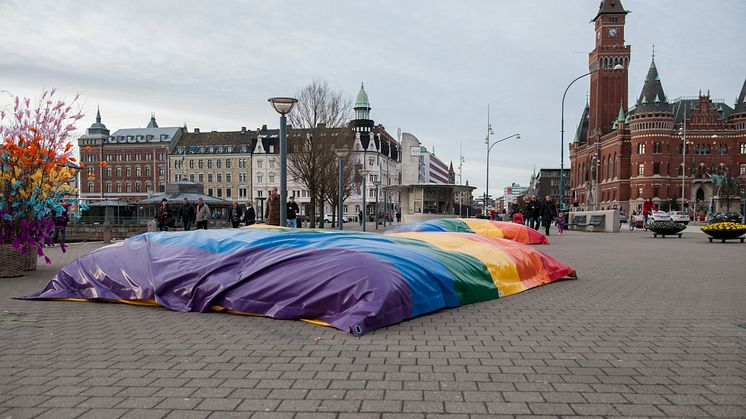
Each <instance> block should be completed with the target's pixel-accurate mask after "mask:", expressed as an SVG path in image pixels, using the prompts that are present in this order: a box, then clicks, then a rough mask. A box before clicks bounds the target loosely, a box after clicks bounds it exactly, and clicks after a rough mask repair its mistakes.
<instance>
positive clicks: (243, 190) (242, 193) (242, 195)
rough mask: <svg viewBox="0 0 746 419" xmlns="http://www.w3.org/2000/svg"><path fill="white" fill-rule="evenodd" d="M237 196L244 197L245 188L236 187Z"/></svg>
mask: <svg viewBox="0 0 746 419" xmlns="http://www.w3.org/2000/svg"><path fill="white" fill-rule="evenodd" d="M238 197H239V198H246V188H238Z"/></svg>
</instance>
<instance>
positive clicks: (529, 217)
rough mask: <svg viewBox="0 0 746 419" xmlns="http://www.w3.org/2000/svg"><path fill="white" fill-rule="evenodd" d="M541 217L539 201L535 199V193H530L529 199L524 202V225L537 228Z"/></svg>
mask: <svg viewBox="0 0 746 419" xmlns="http://www.w3.org/2000/svg"><path fill="white" fill-rule="evenodd" d="M540 219H541V202H539V200H538V199H536V195H531V200H529V201H528V204H526V225H527V226H529V227H531V228H533V229H534V230H538V229H539V227H540V225H539V223H540V221H539V220H540Z"/></svg>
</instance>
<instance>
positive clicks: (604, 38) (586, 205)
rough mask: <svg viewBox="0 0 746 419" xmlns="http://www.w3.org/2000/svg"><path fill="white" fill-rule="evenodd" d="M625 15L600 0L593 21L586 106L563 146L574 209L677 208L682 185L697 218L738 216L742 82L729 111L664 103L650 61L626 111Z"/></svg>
mask: <svg viewBox="0 0 746 419" xmlns="http://www.w3.org/2000/svg"><path fill="white" fill-rule="evenodd" d="M627 13H628V12H627V11H626V10H624V7H623V6H622V4H621V1H619V0H604V1H602V2H601V5H600V7H599V11H598V14H597V15H596V17H595V18H594V19H593V21H592V22H593V23H594V26H595V31H596V45H595V48H594V50H593V51H592V52H591V53H590V54H589V71H592V72H593V73H592V74H591V79H590V103H586V105H585V109H584V111H583V114H582V117H581V121H580V123H579V125H578V129H577V131H576V134H575V139H574V141H573V142H572V143H571V144H570V162H571V175H570V185H571V202H572V204H573V206H576V207H580V208H583V209H602V208H604V209H605V208H611V207H613V206H615V205H616V206H618V207H621V208H625V209H630V208H631V209H635V208H639V207H641V206H642V202H643V200H644V199H647V198H652V199H653V201H654V202H656V203H657V204H658V205H659V206H660V205H661V204H668V205H671V204H673V203H675V204H676V205H681V196H682V183H683V185H684V188H683V190H684V199H685V203H686V204H689V203H692V205H691V208H692V209H694V210H695V211H697V212H698V213H699V214H704V213H705V212H707V211H708V210H713V211H726V210H728V209H729V210H730V211H738V208H739V203H738V201H739V199H742V197H743V195H742V194H743V184H744V181H745V180H746V97H745V96H746V81H744V85H743V86H742V88H741V92H740V94H739V96H738V99H737V101H736V104H735V107H730V106H728V105H727V104H725V103H723V102H722V101H719V100H712V99H711V98H710V94H709V92H707V93H706V94H702V92H700V93H699V95H698V96H696V97H682V98H678V99H675V100H673V101H669V99H668V97H667V96H666V94H665V91H664V90H663V85H662V83H661V77H660V75H659V73H658V69H657V67H656V65H655V57H653V59H652V60H651V63H650V69H649V70H648V74H647V77H646V79H645V83H644V86H643V89H642V92H641V93H640V95H639V97H638V98H637V101H636V103H635V105H634V106H633V107H631V108H630V107H628V106H627V93H628V92H627V86H628V83H627V76H628V68H629V60H630V58H631V55H630V54H631V48H630V46H629V45H625V44H624V25H625V19H626V15H627ZM615 67H616V69H615ZM619 67H621V69H619ZM684 142H686V143H687V145H686V149H684V148H683V147H684ZM664 206H666V205H664Z"/></svg>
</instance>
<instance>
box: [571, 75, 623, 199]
mask: <svg viewBox="0 0 746 419" xmlns="http://www.w3.org/2000/svg"><path fill="white" fill-rule="evenodd" d="M601 70H604V68H603V67H599V68H597V69H595V70H593V71H590V72H588V73H585V74H583V75H582V76H578V77H576V78H575V79H574V80H573V81H571V82H570V84H568V85H567V87H566V88H565V93H563V94H562V125H561V128H560V210H564V209H565V96H567V91H568V90H570V86H572V85H573V84H574V83H575V82H576V81H578V80H580V79H582V78H583V77H585V76H590V75H591V74H593V73H597V72H599V71H601ZM612 70H614V71H620V70H624V66H622V65H621V64H617V65H615V66H614V68H613V69H612Z"/></svg>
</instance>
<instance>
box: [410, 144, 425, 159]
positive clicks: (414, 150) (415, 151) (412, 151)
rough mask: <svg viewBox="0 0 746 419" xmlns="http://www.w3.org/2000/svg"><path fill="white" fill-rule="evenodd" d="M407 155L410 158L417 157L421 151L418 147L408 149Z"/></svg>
mask: <svg viewBox="0 0 746 419" xmlns="http://www.w3.org/2000/svg"><path fill="white" fill-rule="evenodd" d="M409 155H410V156H412V157H419V156H421V155H422V149H421V148H420V146H418V145H413V146H411V147H409Z"/></svg>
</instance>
